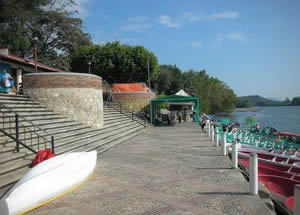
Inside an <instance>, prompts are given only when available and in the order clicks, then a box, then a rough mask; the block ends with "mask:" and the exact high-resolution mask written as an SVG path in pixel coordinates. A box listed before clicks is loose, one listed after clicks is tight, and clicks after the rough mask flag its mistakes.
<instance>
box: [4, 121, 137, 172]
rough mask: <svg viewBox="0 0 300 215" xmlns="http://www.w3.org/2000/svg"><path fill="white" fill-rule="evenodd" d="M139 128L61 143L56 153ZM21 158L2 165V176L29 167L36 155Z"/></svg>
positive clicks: (132, 126) (123, 129) (121, 129)
mask: <svg viewBox="0 0 300 215" xmlns="http://www.w3.org/2000/svg"><path fill="white" fill-rule="evenodd" d="M137 128H138V129H141V126H139V125H130V126H126V127H123V128H120V129H118V131H117V132H116V131H115V130H114V131H110V132H107V133H105V134H103V133H98V134H94V135H90V136H85V137H80V138H78V139H77V140H76V141H68V142H61V143H59V144H57V147H56V153H57V154H62V153H65V152H67V151H74V150H75V149H78V148H83V147H85V146H87V145H90V144H94V143H95V142H97V141H100V142H101V140H105V139H106V138H108V137H114V138H117V137H118V136H119V135H120V134H122V133H124V132H128V131H130V130H132V129H137ZM85 151H86V150H85ZM23 155H24V153H23ZM20 157H21V159H20V158H19V159H15V160H14V162H4V163H2V164H1V165H0V167H1V168H0V176H1V175H4V174H7V173H10V172H12V171H15V170H18V169H21V168H24V167H27V166H29V165H30V164H31V162H32V160H33V159H34V157H35V154H33V153H30V154H27V155H26V154H25V156H20Z"/></svg>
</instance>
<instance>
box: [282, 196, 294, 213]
mask: <svg viewBox="0 0 300 215" xmlns="http://www.w3.org/2000/svg"><path fill="white" fill-rule="evenodd" d="M284 204H285V206H286V207H287V208H288V209H290V210H291V211H292V212H294V207H295V206H294V205H295V198H294V196H290V197H288V198H287V199H286V200H285V203H284Z"/></svg>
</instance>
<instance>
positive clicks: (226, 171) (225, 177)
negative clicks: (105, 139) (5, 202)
mask: <svg viewBox="0 0 300 215" xmlns="http://www.w3.org/2000/svg"><path fill="white" fill-rule="evenodd" d="M28 214H30V215H37V214H39V215H48V214H51V215H60V214H64V215H71V214H72V215H75V214H76V215H77V214H78V215H79V214H80V215H82V214H83V215H102V214H103V215H110V214H111V215H160V214H164V215H222V214H226V215H239V214H243V215H257V214H263V215H274V214H275V213H274V212H273V211H272V210H270V209H269V208H268V205H267V204H266V203H265V201H264V200H262V199H261V198H260V197H259V196H258V195H250V194H249V183H248V182H247V181H246V179H245V178H244V177H243V175H242V174H241V172H240V170H239V169H232V168H231V161H230V159H229V158H228V157H227V156H222V155H221V149H220V148H218V147H215V146H213V144H212V142H211V140H210V139H209V137H207V136H206V134H205V133H203V132H202V131H201V128H200V127H199V126H198V125H196V124H193V123H192V122H187V123H185V122H183V123H181V124H176V125H175V126H160V127H153V128H149V129H147V130H146V131H144V132H143V133H141V134H139V135H138V136H135V137H134V138H132V139H130V140H127V141H126V142H123V143H122V144H120V145H118V146H116V147H114V148H112V149H110V150H109V151H106V152H104V153H102V154H100V155H99V156H98V163H97V167H96V170H95V173H94V175H93V176H92V177H91V178H90V179H89V180H88V181H87V182H86V183H85V184H84V185H82V186H81V187H80V188H79V189H77V190H76V191H74V192H72V193H69V194H67V195H65V196H63V197H62V198H59V199H57V200H55V201H53V202H50V203H49V204H47V205H45V206H43V207H40V208H38V209H35V210H33V211H31V212H30V213H28Z"/></svg>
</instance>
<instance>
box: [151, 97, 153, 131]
mask: <svg viewBox="0 0 300 215" xmlns="http://www.w3.org/2000/svg"><path fill="white" fill-rule="evenodd" d="M150 122H151V125H153V124H152V123H153V116H152V102H151V100H150Z"/></svg>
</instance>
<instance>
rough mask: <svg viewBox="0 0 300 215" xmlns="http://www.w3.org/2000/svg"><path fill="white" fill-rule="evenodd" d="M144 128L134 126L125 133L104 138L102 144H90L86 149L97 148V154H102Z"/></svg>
mask: <svg viewBox="0 0 300 215" xmlns="http://www.w3.org/2000/svg"><path fill="white" fill-rule="evenodd" d="M144 130H145V129H144V128H142V127H135V128H133V129H130V130H127V131H126V132H125V133H121V134H118V135H115V136H111V137H109V138H107V139H105V141H104V143H103V144H102V145H95V146H90V147H89V148H88V149H87V151H93V150H97V152H98V154H102V153H104V152H105V151H107V150H109V149H111V148H113V147H115V146H117V145H119V144H121V143H122V142H124V141H126V140H128V139H130V138H132V137H134V136H136V135H138V134H139V133H141V132H143V131H144Z"/></svg>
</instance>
